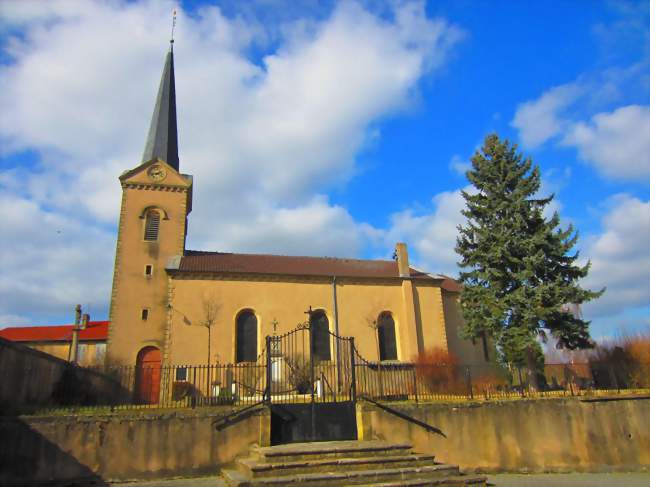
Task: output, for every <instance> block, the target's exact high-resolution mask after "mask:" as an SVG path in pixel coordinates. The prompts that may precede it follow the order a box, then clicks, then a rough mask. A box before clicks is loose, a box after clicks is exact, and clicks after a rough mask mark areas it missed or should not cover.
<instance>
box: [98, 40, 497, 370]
mask: <svg viewBox="0 0 650 487" xmlns="http://www.w3.org/2000/svg"><path fill="white" fill-rule="evenodd" d="M172 47H173V45H172ZM189 162H190V164H189V165H190V167H191V161H189ZM278 170H282V168H278ZM119 180H120V184H121V186H122V203H121V210H120V218H119V230H118V237H117V247H116V255H115V268H114V274H113V287H112V295H111V305H110V326H109V333H108V345H107V357H106V361H107V364H112V365H136V364H137V365H142V364H149V365H157V364H161V365H174V364H175V365H178V364H190V365H193V364H215V363H221V364H228V363H239V362H254V361H255V360H256V359H257V358H258V356H259V355H260V353H261V352H262V350H263V349H264V344H265V337H266V336H268V335H275V334H282V333H286V332H288V331H290V330H293V329H294V328H296V326H297V325H298V324H300V323H304V322H305V321H307V320H308V321H309V322H310V324H311V327H312V329H313V330H314V333H315V334H316V335H318V334H319V333H321V335H320V336H327V333H325V335H322V332H323V330H325V331H329V332H330V333H332V334H334V335H338V336H344V337H354V338H355V346H356V348H357V350H358V352H359V354H360V355H361V356H363V357H364V358H365V359H366V360H369V361H402V362H410V361H413V360H414V359H415V358H416V357H417V356H418V354H421V353H423V352H425V351H427V350H432V349H441V350H443V351H448V352H450V353H452V354H454V355H455V356H456V357H458V359H459V361H460V362H461V363H473V364H477V363H484V362H485V361H486V360H487V358H488V357H487V347H486V345H485V344H484V343H479V342H477V343H476V344H472V343H471V342H469V341H465V340H462V339H461V338H460V336H459V329H460V327H461V325H462V317H461V314H460V308H459V306H458V297H459V291H460V287H459V284H458V283H457V282H455V281H454V280H452V279H450V278H448V277H446V276H442V275H438V274H430V273H427V272H424V271H421V270H418V269H415V268H413V267H411V266H410V265H409V257H408V251H407V246H406V244H404V243H398V244H397V245H396V249H395V256H394V259H393V260H359V259H342V258H330V257H294V256H284V255H264V254H238V253H227V252H218V251H196V250H188V249H186V247H185V242H186V238H187V232H188V228H189V223H190V221H189V215H190V212H191V211H192V191H193V185H194V181H193V179H192V176H191V175H188V174H184V173H183V172H182V171H181V167H180V161H179V157H178V140H177V124H176V92H175V79H174V53H173V48H170V50H169V52H168V53H167V55H166V59H165V65H164V69H163V73H162V79H161V82H160V87H159V91H158V96H157V98H156V102H155V108H154V111H153V116H152V119H151V127H150V129H149V134H148V136H147V140H146V144H145V150H144V155H143V158H142V162H141V164H139V165H138V166H137V167H135V168H133V169H131V170H128V171H126V172H124V173H123V174H122V175H121V176H120V177H119ZM306 312H307V314H306ZM319 330H320V332H319ZM319 346H320V347H321V350H320V351H319V357H320V359H321V360H333V357H334V352H333V350H331V349H330V346H329V345H328V343H327V340H325V342H324V343H321V345H319Z"/></svg>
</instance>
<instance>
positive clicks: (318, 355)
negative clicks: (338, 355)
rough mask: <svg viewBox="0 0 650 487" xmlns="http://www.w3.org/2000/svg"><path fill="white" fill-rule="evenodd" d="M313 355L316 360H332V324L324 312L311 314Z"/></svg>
mask: <svg viewBox="0 0 650 487" xmlns="http://www.w3.org/2000/svg"><path fill="white" fill-rule="evenodd" d="M310 326H311V355H312V357H314V359H316V360H331V357H332V356H331V354H330V333H329V330H330V324H329V321H328V319H327V315H326V314H325V312H324V311H320V310H319V311H314V312H313V313H312V314H311V320H310Z"/></svg>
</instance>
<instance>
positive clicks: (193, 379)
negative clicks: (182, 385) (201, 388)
mask: <svg viewBox="0 0 650 487" xmlns="http://www.w3.org/2000/svg"><path fill="white" fill-rule="evenodd" d="M192 369H193V377H192V409H194V408H195V407H196V392H197V390H196V365H195V366H194V367H192Z"/></svg>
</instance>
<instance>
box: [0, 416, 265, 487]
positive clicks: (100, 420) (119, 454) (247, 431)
mask: <svg viewBox="0 0 650 487" xmlns="http://www.w3.org/2000/svg"><path fill="white" fill-rule="evenodd" d="M221 414H223V413H221ZM221 414H218V413H196V414H191V413H174V414H166V415H165V414H152V413H141V414H139V415H138V414H137V413H134V414H129V415H126V414H120V415H115V416H106V417H79V418H74V417H33V418H28V417H18V418H16V417H14V418H11V417H6V418H0V485H34V484H38V483H46V482H50V481H52V480H55V479H56V480H59V481H61V480H66V479H80V478H84V479H86V480H87V481H88V480H90V479H92V480H93V481H94V482H95V484H94V485H104V483H105V481H107V480H117V479H140V478H156V477H169V476H177V475H199V474H216V473H217V472H218V470H219V467H220V466H221V465H224V464H227V463H229V462H232V461H233V460H234V459H235V458H236V457H237V456H239V455H241V454H244V453H247V452H248V449H249V446H250V445H251V444H253V443H259V442H260V441H262V442H264V439H263V438H262V439H261V438H260V435H261V434H264V432H265V431H266V433H268V431H267V430H268V428H267V427H266V426H265V425H266V424H267V423H270V421H269V418H268V417H267V416H268V415H267V414H266V413H265V412H263V413H259V414H256V415H253V416H250V417H248V418H246V419H244V420H242V421H240V422H238V423H235V424H233V425H231V426H229V427H228V428H226V429H224V430H222V431H217V430H216V429H215V427H214V423H215V421H216V420H217V419H218V418H219V417H220V416H221ZM84 485H86V484H84Z"/></svg>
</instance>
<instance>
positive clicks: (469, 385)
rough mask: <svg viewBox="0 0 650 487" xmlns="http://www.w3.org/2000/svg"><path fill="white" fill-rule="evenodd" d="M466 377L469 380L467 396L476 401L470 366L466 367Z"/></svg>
mask: <svg viewBox="0 0 650 487" xmlns="http://www.w3.org/2000/svg"><path fill="white" fill-rule="evenodd" d="M465 375H466V378H467V395H468V396H469V398H470V399H474V391H472V373H471V372H470V370H469V366H467V367H465Z"/></svg>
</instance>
